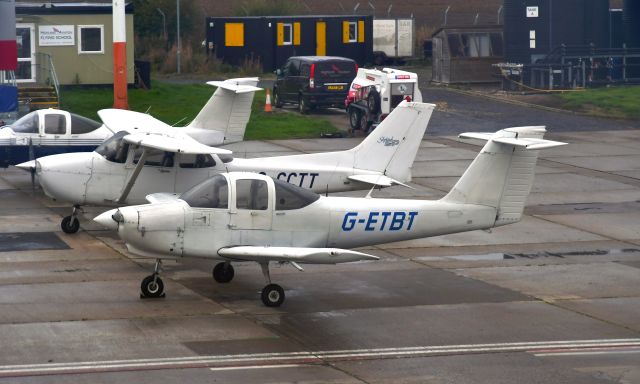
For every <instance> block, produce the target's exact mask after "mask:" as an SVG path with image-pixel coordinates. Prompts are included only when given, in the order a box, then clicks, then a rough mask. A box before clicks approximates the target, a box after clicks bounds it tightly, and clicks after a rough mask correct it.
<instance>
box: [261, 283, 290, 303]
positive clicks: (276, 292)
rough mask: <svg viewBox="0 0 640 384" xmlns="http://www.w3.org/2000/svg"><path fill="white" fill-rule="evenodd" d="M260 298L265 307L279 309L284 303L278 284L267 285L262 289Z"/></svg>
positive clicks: (281, 290) (282, 291)
mask: <svg viewBox="0 0 640 384" xmlns="http://www.w3.org/2000/svg"><path fill="white" fill-rule="evenodd" d="M260 296H261V298H262V303H263V304H264V305H266V306H267V307H279V306H280V305H281V304H282V303H283V302H284V289H282V287H281V286H279V285H278V284H269V285H267V286H266V287H264V288H262V294H261V295H260Z"/></svg>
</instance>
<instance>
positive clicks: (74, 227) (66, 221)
mask: <svg viewBox="0 0 640 384" xmlns="http://www.w3.org/2000/svg"><path fill="white" fill-rule="evenodd" d="M79 210H80V206H78V205H75V206H74V207H73V211H71V215H69V216H65V217H64V218H63V219H62V222H61V223H60V228H61V229H62V232H64V233H68V234H72V233H76V232H78V230H79V229H80V220H78V211H79Z"/></svg>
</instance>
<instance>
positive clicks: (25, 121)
mask: <svg viewBox="0 0 640 384" xmlns="http://www.w3.org/2000/svg"><path fill="white" fill-rule="evenodd" d="M38 121H39V120H38V112H36V111H33V112H31V113H28V114H26V115H24V116H22V117H21V118H20V119H18V120H17V121H16V122H15V123H13V124H11V129H13V131H14V132H19V133H38Z"/></svg>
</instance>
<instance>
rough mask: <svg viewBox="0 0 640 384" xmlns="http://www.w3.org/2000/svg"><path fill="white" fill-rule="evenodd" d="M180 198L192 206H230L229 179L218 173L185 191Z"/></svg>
mask: <svg viewBox="0 0 640 384" xmlns="http://www.w3.org/2000/svg"><path fill="white" fill-rule="evenodd" d="M180 198H181V199H182V200H184V201H185V202H186V203H187V204H189V206H190V207H192V208H228V207H229V186H228V184H227V179H226V178H225V177H224V176H222V175H216V176H213V177H212V178H210V179H208V180H206V181H203V182H202V183H200V184H198V185H196V186H195V187H193V188H191V189H190V190H188V191H186V192H185V193H183V194H182V195H181V196H180Z"/></svg>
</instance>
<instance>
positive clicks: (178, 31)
mask: <svg viewBox="0 0 640 384" xmlns="http://www.w3.org/2000/svg"><path fill="white" fill-rule="evenodd" d="M176 18H177V25H176V29H177V40H178V52H177V56H178V57H177V67H178V68H177V69H178V75H179V74H180V55H181V51H182V44H181V42H180V0H176Z"/></svg>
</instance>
